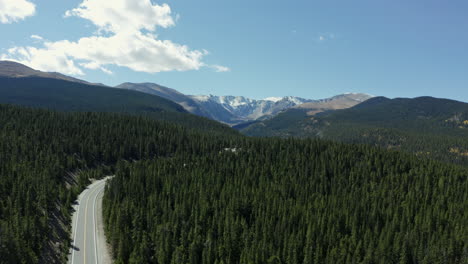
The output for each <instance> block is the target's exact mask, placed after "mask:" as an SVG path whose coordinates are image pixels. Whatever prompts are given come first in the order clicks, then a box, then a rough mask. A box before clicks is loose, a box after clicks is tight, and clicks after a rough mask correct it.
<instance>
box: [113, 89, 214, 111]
mask: <svg viewBox="0 0 468 264" xmlns="http://www.w3.org/2000/svg"><path fill="white" fill-rule="evenodd" d="M115 88H119V89H127V90H133V91H139V92H143V93H147V94H152V95H157V96H160V97H162V98H166V99H168V100H171V101H173V102H176V103H178V104H179V105H181V106H182V107H184V108H185V109H186V110H187V111H189V112H190V113H192V114H195V115H199V116H205V117H209V114H208V113H206V111H205V110H204V109H203V108H201V107H200V106H199V105H198V104H197V103H196V102H195V101H194V100H193V99H192V98H190V97H189V96H187V95H185V94H183V93H180V92H178V91H177V90H174V89H171V88H167V87H164V86H161V85H158V84H155V83H122V84H120V85H118V86H116V87H115Z"/></svg>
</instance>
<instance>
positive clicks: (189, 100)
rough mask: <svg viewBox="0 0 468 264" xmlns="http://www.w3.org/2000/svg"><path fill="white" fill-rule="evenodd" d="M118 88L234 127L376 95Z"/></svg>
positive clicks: (348, 104)
mask: <svg viewBox="0 0 468 264" xmlns="http://www.w3.org/2000/svg"><path fill="white" fill-rule="evenodd" d="M116 88H120V89H129V90H136V91H140V92H144V93H149V94H153V95H158V96H161V97H163V98H166V99H169V100H171V101H173V102H176V103H178V104H180V105H181V106H183V107H184V108H185V109H186V110H187V111H189V112H190V113H192V114H196V115H200V116H204V117H208V118H210V119H213V120H217V121H219V122H222V123H225V124H229V125H231V126H235V125H239V124H242V123H248V122H252V121H255V120H264V119H268V118H271V117H273V116H275V115H277V114H278V113H281V112H282V111H284V110H287V109H290V108H293V107H300V108H303V109H311V111H318V112H323V111H328V110H336V109H343V108H348V107H351V106H354V105H356V104H358V103H361V102H363V101H365V100H367V99H369V98H372V96H370V95H367V94H343V95H338V96H334V97H331V98H326V99H322V100H312V99H305V98H301V97H294V96H285V97H268V98H265V99H261V100H256V99H251V98H247V97H244V96H215V95H185V94H183V93H180V92H178V91H176V90H174V89H171V88H167V87H164V86H161V85H158V84H154V83H123V84H121V85H118V86H116Z"/></svg>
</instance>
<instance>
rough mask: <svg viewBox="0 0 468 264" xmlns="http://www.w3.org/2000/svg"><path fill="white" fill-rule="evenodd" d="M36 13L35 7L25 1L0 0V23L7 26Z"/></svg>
mask: <svg viewBox="0 0 468 264" xmlns="http://www.w3.org/2000/svg"><path fill="white" fill-rule="evenodd" d="M35 13H36V6H35V5H34V4H33V3H31V2H29V1H27V0H0V22H1V23H3V24H8V23H12V22H17V21H19V20H23V19H25V18H26V17H28V16H32V15H34V14H35Z"/></svg>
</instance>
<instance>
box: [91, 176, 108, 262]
mask: <svg viewBox="0 0 468 264" xmlns="http://www.w3.org/2000/svg"><path fill="white" fill-rule="evenodd" d="M104 186H105V181H104ZM103 190H104V188H102V189H101V190H99V191H98V193H97V194H96V196H94V203H93V221H94V255H95V256H96V264H98V259H99V256H98V254H97V247H98V245H97V242H96V241H97V240H96V233H97V230H98V228H97V224H96V200H97V197H98V196H99V195H100V194H101V192H102V191H103Z"/></svg>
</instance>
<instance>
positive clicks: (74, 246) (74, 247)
mask: <svg viewBox="0 0 468 264" xmlns="http://www.w3.org/2000/svg"><path fill="white" fill-rule="evenodd" d="M85 191H86V190H85ZM84 195H85V194H84V193H83V196H84ZM79 198H80V197H79V195H78V197H77V198H76V201H77V202H78V203H77V207H78V213H77V215H76V222H75V234H74V235H73V246H72V261H71V263H72V264H73V262H74V261H75V251H76V245H75V243H76V234H77V233H78V232H77V231H78V222H79V220H80V208H81V206H80V203H79V200H80V199H79ZM72 219H73V218H72Z"/></svg>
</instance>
